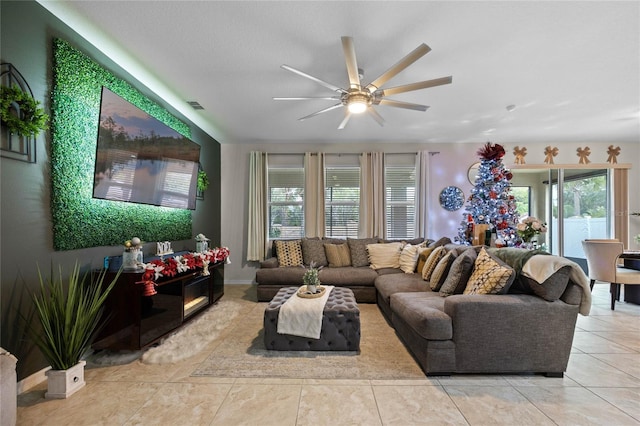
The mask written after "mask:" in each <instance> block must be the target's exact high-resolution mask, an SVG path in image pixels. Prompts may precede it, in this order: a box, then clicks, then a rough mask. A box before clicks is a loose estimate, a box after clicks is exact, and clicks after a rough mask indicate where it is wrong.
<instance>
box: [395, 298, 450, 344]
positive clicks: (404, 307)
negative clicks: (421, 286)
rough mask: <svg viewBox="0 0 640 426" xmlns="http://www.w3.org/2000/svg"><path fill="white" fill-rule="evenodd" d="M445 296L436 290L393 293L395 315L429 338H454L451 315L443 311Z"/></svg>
mask: <svg viewBox="0 0 640 426" xmlns="http://www.w3.org/2000/svg"><path fill="white" fill-rule="evenodd" d="M443 306H444V298H442V297H439V296H438V293H435V292H420V293H415V292H414V293H395V294H392V295H391V311H392V312H393V317H394V318H395V317H396V315H397V316H400V317H401V318H402V320H403V321H404V322H405V323H406V324H407V325H408V326H409V327H411V328H412V329H413V330H414V331H415V332H416V333H417V334H419V335H420V336H422V337H423V338H425V339H428V340H449V339H452V338H453V326H452V322H451V317H449V315H447V314H445V313H444V312H443Z"/></svg>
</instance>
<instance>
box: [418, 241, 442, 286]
mask: <svg viewBox="0 0 640 426" xmlns="http://www.w3.org/2000/svg"><path fill="white" fill-rule="evenodd" d="M445 254H447V250H446V249H445V248H444V247H442V246H440V247H436V248H434V249H433V251H432V252H431V254H430V255H429V258H428V259H427V261H426V262H425V263H424V268H423V269H422V279H423V280H425V281H429V280H430V279H431V274H432V273H433V270H434V269H435V268H436V265H437V264H438V262H440V259H442V258H443V257H444V255H445Z"/></svg>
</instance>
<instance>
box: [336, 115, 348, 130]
mask: <svg viewBox="0 0 640 426" xmlns="http://www.w3.org/2000/svg"><path fill="white" fill-rule="evenodd" d="M350 118H351V113H350V112H349V110H347V113H346V114H345V116H344V119H343V120H342V122H341V123H340V125H339V126H338V130H342V129H344V128H345V127H346V126H347V123H348V122H349V119H350Z"/></svg>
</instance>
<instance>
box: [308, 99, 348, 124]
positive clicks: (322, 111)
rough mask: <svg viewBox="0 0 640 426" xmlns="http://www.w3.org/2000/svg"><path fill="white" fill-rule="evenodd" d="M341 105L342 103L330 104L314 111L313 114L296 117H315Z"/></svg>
mask: <svg viewBox="0 0 640 426" xmlns="http://www.w3.org/2000/svg"><path fill="white" fill-rule="evenodd" d="M341 106H342V103H339V104H335V105H332V106H330V107H328V108H325V109H321V110H320V111H316V112H314V113H313V114H309V115H305V116H304V117H301V118H298V121H302V120H306V119H307V118H311V117H315V116H316V115H318V114H322V113H324V112H327V111H331V110H332V109H336V108H340V107H341Z"/></svg>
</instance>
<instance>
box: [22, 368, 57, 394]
mask: <svg viewBox="0 0 640 426" xmlns="http://www.w3.org/2000/svg"><path fill="white" fill-rule="evenodd" d="M49 370H51V367H45V368H43V369H42V370H40V371H36V372H35V373H33V374H32V375H30V376H27V377H25V378H24V379H22V380H20V381H19V382H18V385H17V386H16V391H17V393H18V395H20V394H21V393H24V392H26V391H28V390H29V389H31V388H32V387H34V386H37V385H39V384H40V383H42V382H44V381H45V380H47V376H46V375H45V373H46V372H47V371H49Z"/></svg>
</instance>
